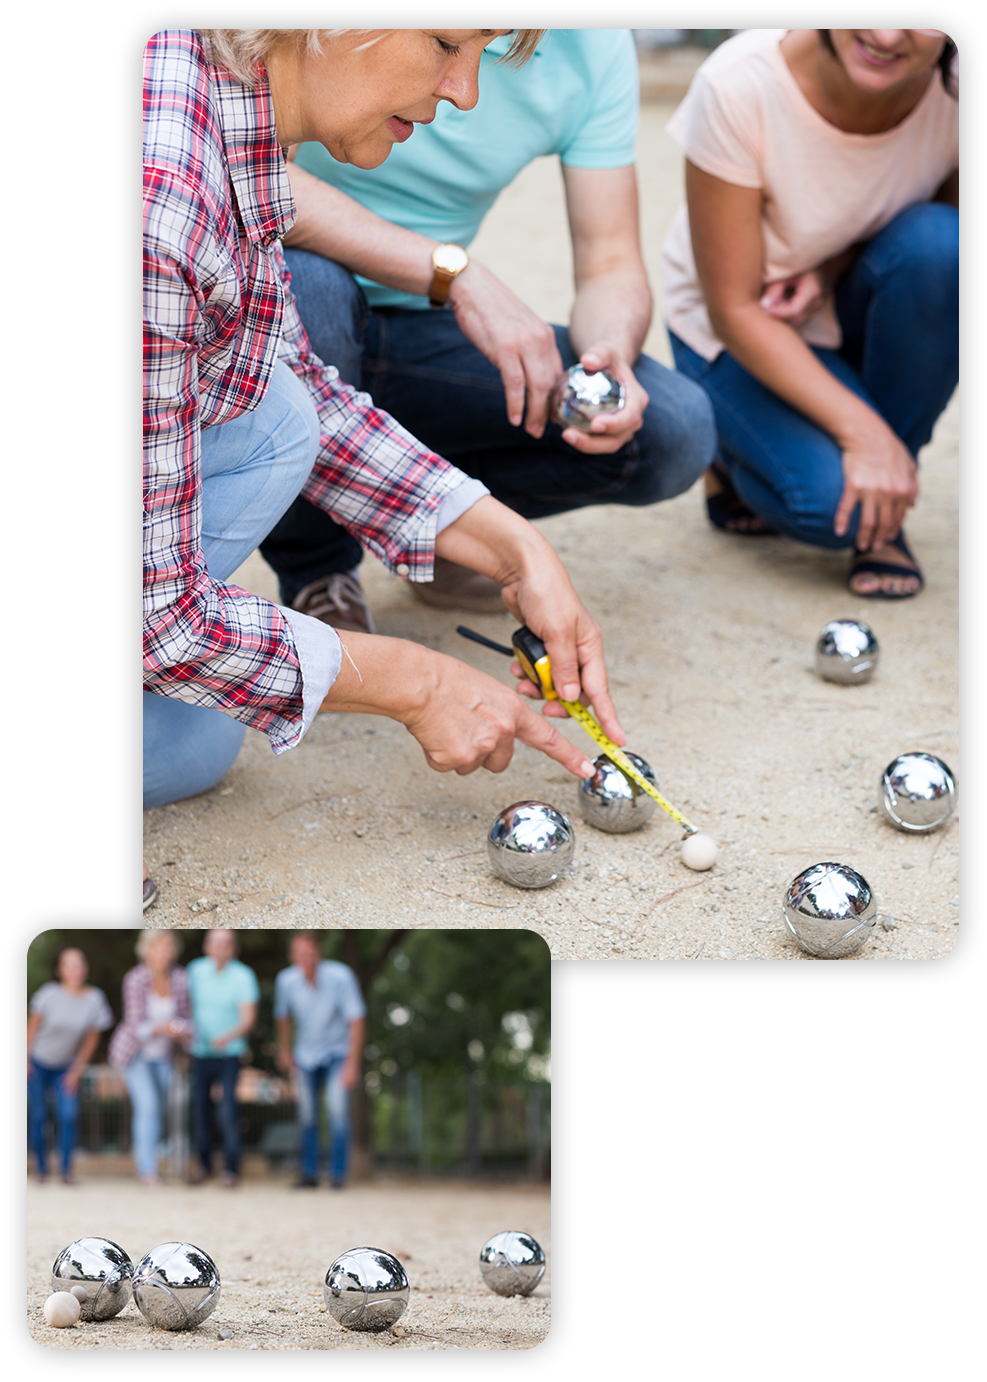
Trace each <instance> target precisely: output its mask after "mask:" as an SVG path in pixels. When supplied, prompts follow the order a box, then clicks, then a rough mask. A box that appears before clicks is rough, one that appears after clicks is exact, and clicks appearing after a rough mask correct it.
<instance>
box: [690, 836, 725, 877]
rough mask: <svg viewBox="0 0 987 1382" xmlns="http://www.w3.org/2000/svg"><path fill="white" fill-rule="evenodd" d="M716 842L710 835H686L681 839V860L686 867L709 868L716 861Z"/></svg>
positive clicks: (698, 869)
mask: <svg viewBox="0 0 987 1382" xmlns="http://www.w3.org/2000/svg"><path fill="white" fill-rule="evenodd" d="M716 853H717V844H716V841H715V840H714V839H713V837H712V835H703V834H696V835H687V836H686V837H685V839H684V840H683V841H682V862H683V864H685V866H686V868H687V869H696V870H697V871H700V872H701V871H702V870H703V869H711V868H712V867H713V865H714V864H715V863H716Z"/></svg>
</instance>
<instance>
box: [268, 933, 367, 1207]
mask: <svg viewBox="0 0 987 1382" xmlns="http://www.w3.org/2000/svg"><path fill="white" fill-rule="evenodd" d="M288 958H289V959H290V960H291V967H290V968H289V969H282V970H281V972H280V974H278V976H277V978H276V979H275V981H274V1019H275V1023H276V1025H277V1030H278V1065H279V1066H280V1067H281V1069H282V1070H283V1071H284V1072H285V1073H286V1074H293V1075H295V1077H296V1078H295V1086H296V1090H297V1096H298V1122H299V1124H300V1126H301V1165H300V1173H299V1177H298V1181H297V1184H298V1185H299V1186H314V1185H317V1184H318V1174H319V1099H320V1096H322V1095H324V1096H325V1100H326V1105H327V1107H328V1110H329V1122H330V1125H331V1130H332V1131H331V1139H330V1145H329V1168H328V1169H329V1184H330V1185H331V1186H332V1187H333V1189H336V1190H338V1189H340V1188H341V1187H342V1185H343V1182H344V1180H345V1178H346V1167H347V1163H348V1161H349V1144H350V1113H349V1092H350V1090H351V1089H352V1088H353V1086H354V1084H355V1083H356V1081H357V1077H358V1075H359V1070H360V1052H361V1050H362V1048H363V1034H364V1030H365V1027H366V1013H367V1009H366V1006H365V1004H364V1002H363V996H362V994H361V993H360V986H359V984H358V983H357V980H356V975H355V974H354V973H353V971H352V969H350V967H349V966H348V965H344V964H340V963H339V962H338V961H336V960H324V959H323V958H322V946H321V943H320V938H319V933H318V932H317V931H300V932H299V933H298V934H297V935H296V936H294V937H293V938H292V941H291V944H290V946H289V948H288ZM292 1024H294V1043H292V1035H291V1029H292Z"/></svg>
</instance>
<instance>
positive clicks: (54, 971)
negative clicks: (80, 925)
mask: <svg viewBox="0 0 987 1382" xmlns="http://www.w3.org/2000/svg"><path fill="white" fill-rule="evenodd" d="M68 950H78V952H79V954H80V955H81V956H82V958H83V959H84V960H85V962H86V969H88V968H89V956H88V955H87V954H86V952H85V951H84V950H83V948H82V946H81V945H63V946H62V948H61V950H59V952H58V954H57V955H56V956H55V958H54V959H53V960H52V962H51V977H52V978H53V979H57V980H58V981H59V982H61V976H60V975H59V973H58V971H59V970H60V969H61V967H62V956H63V955H64V954H65V953H66V951H68Z"/></svg>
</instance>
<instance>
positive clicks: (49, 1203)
mask: <svg viewBox="0 0 987 1382" xmlns="http://www.w3.org/2000/svg"><path fill="white" fill-rule="evenodd" d="M505 1228H519V1229H524V1230H526V1231H527V1232H529V1233H532V1234H533V1235H534V1236H535V1238H536V1239H537V1240H538V1242H539V1243H541V1245H542V1247H543V1248H544V1249H545V1253H546V1256H547V1257H548V1259H549V1266H548V1270H547V1271H546V1273H545V1276H544V1277H543V1278H542V1280H541V1282H540V1283H539V1285H538V1286H537V1288H536V1289H535V1291H534V1293H533V1294H532V1295H531V1296H529V1297H527V1298H520V1297H512V1298H508V1299H503V1298H501V1297H500V1296H495V1295H494V1294H493V1293H492V1292H491V1291H490V1290H488V1289H487V1287H486V1286H484V1284H483V1282H482V1280H481V1278H480V1274H479V1270H478V1267H477V1260H478V1257H479V1253H480V1248H481V1247H482V1246H483V1244H484V1243H485V1242H486V1240H487V1239H488V1238H489V1237H491V1235H492V1234H494V1233H498V1232H500V1230H502V1229H505ZM89 1234H96V1235H99V1236H100V1237H105V1238H111V1239H112V1240H113V1241H114V1242H117V1243H119V1244H120V1245H121V1247H123V1248H125V1249H126V1250H127V1252H128V1253H129V1254H130V1256H131V1257H132V1258H133V1260H134V1262H135V1263H136V1262H137V1261H138V1260H139V1259H140V1257H141V1256H143V1254H144V1253H145V1252H148V1251H149V1250H150V1249H151V1248H152V1247H154V1246H155V1245H156V1244H158V1243H164V1242H168V1241H170V1240H172V1239H183V1240H185V1241H191V1242H193V1243H195V1244H196V1245H197V1246H198V1247H200V1248H202V1249H203V1250H204V1251H205V1252H207V1253H209V1255H210V1256H211V1257H212V1258H213V1260H214V1261H215V1262H216V1265H217V1267H218V1268H219V1272H220V1278H221V1282H222V1295H221V1298H220V1301H219V1304H218V1305H217V1306H216V1309H215V1310H214V1311H213V1313H212V1314H211V1315H210V1316H209V1318H208V1319H207V1320H206V1321H205V1323H204V1324H202V1325H200V1327H199V1328H198V1329H196V1330H191V1331H189V1332H187V1333H185V1332H182V1333H169V1332H166V1331H164V1330H160V1329H152V1328H151V1327H150V1326H149V1325H147V1324H146V1323H145V1321H144V1318H143V1316H142V1315H141V1313H140V1311H139V1310H138V1309H137V1306H136V1305H135V1304H134V1302H133V1301H131V1302H130V1303H129V1304H128V1305H127V1306H126V1308H125V1309H124V1310H123V1311H122V1312H121V1313H120V1314H119V1315H118V1316H117V1317H116V1318H115V1319H112V1320H106V1321H104V1322H102V1323H91V1324H85V1323H80V1324H78V1325H75V1326H74V1327H73V1328H71V1329H52V1328H51V1327H50V1326H49V1325H47V1324H46V1323H45V1320H44V1315H43V1313H42V1307H43V1305H44V1302H45V1299H46V1298H47V1296H48V1294H49V1292H50V1290H51V1264H52V1262H53V1261H54V1260H55V1257H56V1256H57V1254H58V1253H59V1252H60V1251H61V1249H62V1248H64V1247H65V1245H66V1244H67V1243H70V1242H72V1240H73V1239H75V1238H79V1237H83V1236H85V1235H89ZM27 1242H28V1307H27V1320H28V1330H29V1332H30V1335H31V1337H32V1338H33V1339H35V1340H36V1341H37V1342H38V1343H39V1344H43V1345H44V1346H45V1347H47V1348H60V1349H96V1348H100V1349H108V1348H119V1349H173V1350H176V1351H179V1350H201V1349H218V1350H227V1349H269V1350H278V1349H362V1350H376V1351H380V1350H388V1349H398V1350H401V1351H404V1350H408V1349H443V1350H445V1349H466V1348H482V1349H523V1348H534V1347H535V1346H536V1345H537V1344H539V1343H541V1341H542V1339H544V1338H545V1336H546V1335H547V1333H548V1329H549V1323H550V1309H551V1307H550V1296H551V1284H550V1276H551V1242H550V1231H549V1191H548V1189H547V1188H546V1187H543V1186H532V1185H509V1186H500V1185H496V1186H477V1185H466V1184H463V1183H462V1182H441V1183H438V1182H425V1183H422V1182H420V1181H414V1180H397V1179H393V1180H387V1179H384V1178H381V1179H379V1180H377V1181H376V1182H374V1183H373V1184H364V1185H355V1186H351V1187H348V1188H347V1189H345V1190H343V1191H341V1192H332V1191H330V1190H328V1189H326V1188H320V1189H318V1190H292V1189H291V1188H290V1186H289V1185H288V1184H287V1183H285V1182H284V1181H271V1180H266V1181H249V1180H245V1181H244V1182H242V1183H241V1185H240V1186H239V1187H238V1188H237V1189H236V1190H232V1191H231V1190H223V1189H220V1188H218V1187H213V1186H200V1187H197V1188H195V1189H192V1188H189V1187H186V1186H179V1185H175V1186H169V1187H167V1188H165V1189H164V1190H160V1191H147V1190H144V1189H143V1188H142V1187H141V1186H139V1185H137V1184H136V1183H135V1182H134V1181H133V1180H132V1179H129V1178H128V1179H126V1180H124V1179H120V1178H117V1177H113V1178H109V1177H99V1178H93V1179H91V1180H87V1181H85V1182H84V1183H83V1184H82V1185H79V1186H75V1187H72V1188H67V1187H64V1186H62V1185H60V1184H51V1183H49V1184H48V1185H45V1186H39V1185H37V1184H35V1183H33V1182H32V1183H29V1185H28V1191H27ZM360 1245H370V1246H372V1247H379V1248H384V1249H385V1250H386V1251H387V1252H391V1253H394V1255H395V1256H396V1257H398V1258H399V1259H400V1260H401V1262H402V1263H403V1264H404V1266H405V1269H406V1271H407V1273H408V1278H409V1280H410V1282H411V1297H410V1301H409V1304H408V1308H407V1310H406V1311H405V1313H404V1316H403V1317H402V1319H401V1321H400V1326H399V1327H400V1330H403V1333H400V1332H399V1333H395V1332H393V1331H387V1332H385V1333H384V1334H360V1333H356V1332H353V1331H351V1330H346V1329H342V1328H340V1327H339V1326H338V1325H337V1324H335V1322H334V1321H333V1320H332V1319H331V1318H330V1317H329V1315H328V1314H327V1313H326V1310H325V1307H324V1305H323V1302H322V1282H323V1280H324V1278H325V1274H326V1269H327V1268H328V1267H329V1264H330V1263H331V1262H332V1261H333V1260H334V1258H336V1257H337V1256H338V1255H339V1253H341V1252H343V1251H345V1250H346V1249H347V1248H352V1247H357V1246H360Z"/></svg>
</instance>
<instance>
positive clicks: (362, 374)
mask: <svg viewBox="0 0 987 1382" xmlns="http://www.w3.org/2000/svg"><path fill="white" fill-rule="evenodd" d="M285 257H286V260H287V263H288V266H289V268H290V270H291V276H292V287H293V289H294V292H295V296H296V298H297V300H298V310H299V314H300V316H301V319H302V322H303V323H304V325H305V329H306V331H307V332H308V335H309V339H310V341H311V343H312V349H313V350H314V351H315V353H316V355H318V356H319V358H320V359H322V360H324V361H325V362H326V364H331V365H335V366H336V368H337V369H338V370H339V372H340V376H341V377H342V379H343V380H344V381H345V382H346V383H349V384H355V385H358V386H359V387H361V388H363V389H366V390H367V392H368V393H369V394H371V395H372V397H373V400H374V403H375V404H376V405H377V406H378V407H379V408H383V409H385V410H386V411H387V412H388V413H390V414H391V415H392V416H393V417H395V418H396V419H397V420H398V422H400V423H401V424H402V426H404V427H406V428H407V429H408V431H409V432H411V433H412V435H413V436H416V437H418V439H419V440H420V441H422V442H424V443H425V445H426V446H428V447H430V448H431V449H432V450H433V451H437V452H438V454H439V455H440V456H444V457H445V458H446V459H447V460H449V461H451V462H452V463H453V464H454V465H456V466H458V467H459V469H460V470H463V471H465V472H466V474H468V475H472V476H474V477H475V478H476V479H478V480H482V482H483V483H484V484H485V485H486V486H487V488H488V489H489V490H490V492H491V494H493V496H494V498H495V499H499V500H501V502H502V503H504V504H506V505H507V506H508V507H509V508H511V509H514V510H515V512H517V513H520V514H523V515H524V517H525V518H546V517H548V516H549V515H550V514H556V513H565V512H567V511H568V510H570V509H579V508H585V507H587V506H589V505H593V504H633V505H645V504H656V503H658V502H660V501H661V500H663V499H671V498H672V497H673V496H675V495H676V494H682V493H683V492H684V491H685V490H687V489H688V488H689V487H690V485H692V484H693V483H694V482H695V480H696V479H697V478H698V477H699V476H700V475H701V474H702V473H703V471H704V470H705V469H706V467H707V466H708V465H709V463H710V461H711V460H712V457H713V451H714V447H715V435H714V427H713V416H712V411H711V409H710V406H709V403H708V400H707V399H706V397H705V395H704V394H703V392H702V390H701V389H697V388H696V387H695V386H694V384H693V383H692V382H691V381H690V380H687V379H685V378H683V376H682V375H681V374H677V373H676V372H675V371H674V370H668V369H666V368H665V367H664V366H663V365H660V364H658V363H657V361H655V360H652V359H651V358H650V357H649V356H647V355H642V356H640V358H639V359H638V361H637V364H636V365H635V367H634V373H635V375H636V377H637V379H638V381H639V382H640V384H641V385H642V387H643V388H644V389H646V390H647V392H648V395H649V398H650V403H649V405H648V408H647V410H646V411H645V415H644V425H643V427H642V428H641V430H640V431H639V432H638V433H637V434H636V435H635V436H634V438H633V439H632V440H631V441H629V442H628V443H627V444H626V445H625V446H623V447H621V449H620V450H619V451H617V452H615V453H614V454H613V455H608V456H586V455H583V454H582V453H581V452H579V451H576V450H575V449H574V448H573V447H571V446H569V444H568V443H567V442H564V441H563V440H562V429H561V428H560V427H559V426H558V425H557V424H556V423H554V422H551V423H549V424H548V427H547V428H546V431H545V435H544V436H543V437H542V438H541V439H537V438H534V437H530V436H529V435H528V434H527V432H525V431H524V429H523V428H522V427H512V426H511V424H510V423H509V422H508V420H507V407H506V403H505V400H504V386H503V383H502V381H501V377H500V372H499V370H497V369H496V367H495V366H494V365H492V364H491V363H490V361H489V360H488V359H487V358H486V356H485V355H483V353H482V352H481V351H479V350H477V348H476V347H475V346H474V345H471V343H470V342H469V341H468V340H467V339H466V337H465V336H464V335H463V333H462V332H461V331H460V329H459V326H458V325H457V323H456V318H455V316H454V315H453V313H452V312H451V311H450V310H448V309H446V310H443V311H439V312H436V311H424V312H417V311H409V310H405V309H402V308H377V309H374V310H370V308H368V306H367V302H366V299H365V298H364V296H363V294H362V292H361V291H360V289H359V288H358V287H357V285H356V283H355V282H354V280H353V278H352V276H351V275H350V274H349V273H348V272H347V271H346V270H345V269H343V268H341V267H340V265H338V264H335V263H333V261H332V260H329V259H323V258H322V256H321V255H317V254H310V253H309V252H308V251H306V250H288V251H287V252H286V256H285ZM553 329H554V331H555V338H556V342H557V344H558V348H559V353H560V355H561V356H562V363H563V365H564V366H565V367H566V368H568V367H569V366H570V365H574V364H575V363H576V359H577V356H576V354H575V352H574V350H573V348H572V345H571V344H570V341H569V332H568V331H567V330H566V328H565V327H563V326H556V327H554V328H553ZM261 552H262V553H263V555H264V558H265V560H266V561H267V562H268V563H269V564H270V565H271V566H272V567H273V568H274V570H275V571H276V572H277V575H278V578H279V580H280V582H281V595H282V599H283V600H284V601H285V602H286V603H290V602H291V600H293V599H294V597H295V595H297V593H298V591H299V590H301V589H302V587H303V586H305V585H307V584H308V583H309V582H310V581H314V580H316V579H317V578H318V577H320V576H324V575H329V574H331V573H333V572H336V571H349V570H352V568H353V567H354V566H356V564H357V562H358V561H359V560H360V556H361V551H360V546H359V543H357V542H356V540H355V539H354V538H352V537H350V536H349V534H347V533H346V532H345V531H344V530H343V529H342V528H340V527H339V526H338V525H336V524H335V523H333V521H332V520H331V519H330V518H328V516H327V515H325V514H324V513H322V512H321V511H320V510H318V509H316V508H315V507H314V506H313V505H311V504H309V503H308V502H307V501H306V500H304V499H299V500H297V501H296V502H295V503H294V504H292V506H291V508H290V509H289V510H288V512H287V513H286V514H285V516H284V518H283V519H282V520H281V522H280V523H279V524H278V525H277V527H276V528H274V529H273V530H272V532H271V533H270V535H269V536H268V537H267V539H266V540H265V541H264V542H263V543H262V544H261Z"/></svg>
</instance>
